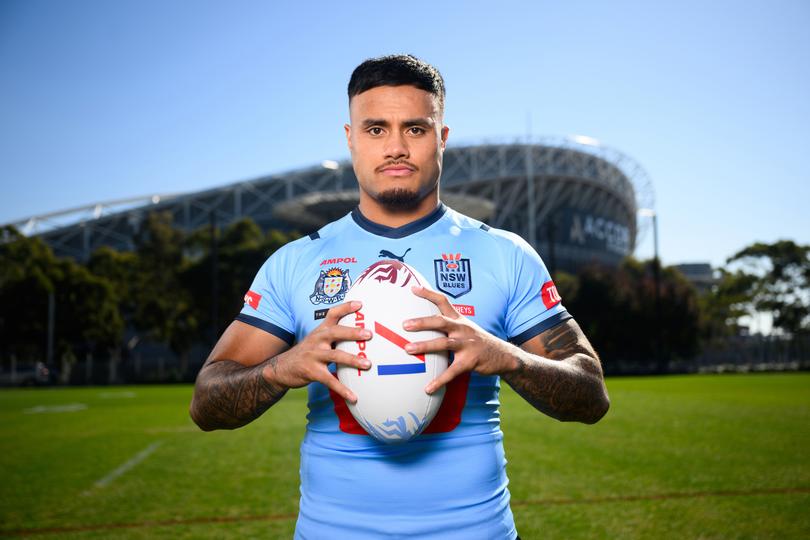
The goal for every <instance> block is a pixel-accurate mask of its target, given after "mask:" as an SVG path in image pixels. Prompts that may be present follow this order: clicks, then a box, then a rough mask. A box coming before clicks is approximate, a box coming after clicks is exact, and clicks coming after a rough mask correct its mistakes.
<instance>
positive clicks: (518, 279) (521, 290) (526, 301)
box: [505, 237, 571, 345]
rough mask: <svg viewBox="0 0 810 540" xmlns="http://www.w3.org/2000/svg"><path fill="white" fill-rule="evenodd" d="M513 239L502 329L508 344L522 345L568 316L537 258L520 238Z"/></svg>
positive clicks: (546, 271) (554, 287) (540, 260)
mask: <svg viewBox="0 0 810 540" xmlns="http://www.w3.org/2000/svg"><path fill="white" fill-rule="evenodd" d="M515 240H516V242H515V245H514V252H513V257H512V258H511V264H512V269H511V270H512V273H511V276H512V282H511V284H510V295H509V304H508V306H507V311H506V325H505V326H506V333H507V335H508V336H509V341H511V342H512V343H515V344H516V345H521V344H523V343H525V342H526V341H528V340H530V339H531V338H533V337H534V336H536V335H538V334H540V333H541V332H544V331H545V330H548V329H549V328H552V327H554V326H556V325H558V324H560V323H561V322H563V321H565V320H567V319H570V318H571V315H570V314H569V313H568V311H566V309H565V307H563V304H562V299H561V298H560V295H559V293H558V292H557V287H556V286H555V285H554V282H553V281H552V280H551V275H550V274H549V272H548V270H547V269H546V265H545V264H544V263H543V260H542V259H541V258H540V255H538V254H537V252H536V251H535V250H534V248H532V247H531V246H530V245H529V244H528V242H526V241H525V240H523V239H522V238H519V237H517V238H516V239H515ZM508 260H509V259H508Z"/></svg>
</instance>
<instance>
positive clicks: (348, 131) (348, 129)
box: [343, 124, 352, 152]
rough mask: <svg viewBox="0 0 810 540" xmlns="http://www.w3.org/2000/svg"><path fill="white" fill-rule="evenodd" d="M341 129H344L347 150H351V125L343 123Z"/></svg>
mask: <svg viewBox="0 0 810 540" xmlns="http://www.w3.org/2000/svg"><path fill="white" fill-rule="evenodd" d="M343 129H344V130H345V131H346V144H348V145H349V152H351V151H352V126H350V125H349V124H343Z"/></svg>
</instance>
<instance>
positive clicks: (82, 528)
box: [0, 487, 810, 536]
mask: <svg viewBox="0 0 810 540" xmlns="http://www.w3.org/2000/svg"><path fill="white" fill-rule="evenodd" d="M803 493H810V487H799V488H774V489H751V490H747V491H743V490H740V491H734V490H725V491H695V492H679V493H678V492H676V493H659V494H649V495H627V496H617V497H593V498H590V499H536V500H526V501H512V502H511V505H512V506H535V505H548V506H553V505H561V504H598V503H606V502H627V501H631V502H632V501H650V500H663V499H689V498H701V497H744V496H756V495H795V494H803ZM297 517H298V515H297V514H275V515H267V516H232V517H209V518H194V519H167V520H162V521H144V522H141V523H103V524H99V525H79V526H75V527H43V528H40V529H16V530H10V531H2V530H0V534H3V535H10V536H31V535H35V534H65V533H72V532H89V531H107V530H116V529H141V528H150V527H171V526H173V525H205V524H209V523H242V522H249V521H284V520H291V519H296V518H297Z"/></svg>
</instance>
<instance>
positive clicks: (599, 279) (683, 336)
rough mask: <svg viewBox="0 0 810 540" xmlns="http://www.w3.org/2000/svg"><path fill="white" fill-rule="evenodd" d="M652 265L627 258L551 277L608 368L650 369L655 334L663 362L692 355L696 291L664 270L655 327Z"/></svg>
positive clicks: (654, 358)
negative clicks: (613, 264)
mask: <svg viewBox="0 0 810 540" xmlns="http://www.w3.org/2000/svg"><path fill="white" fill-rule="evenodd" d="M653 264H654V262H652V261H647V262H640V261H637V260H635V259H631V258H628V259H626V260H625V261H624V262H623V263H622V264H621V265H620V266H619V267H618V268H610V267H606V266H601V265H591V266H587V267H585V268H583V269H582V270H581V271H580V272H579V273H578V274H577V276H576V277H575V278H574V277H573V276H570V275H567V274H564V275H558V276H556V281H557V282H558V289H559V291H560V295H561V296H562V298H563V303H564V304H565V306H566V308H567V309H568V310H569V311H570V312H571V313H572V314H573V315H574V317H576V319H577V322H579V324H580V326H582V328H583V330H584V331H585V334H586V335H587V336H588V338H589V339H590V340H591V342H592V343H593V345H594V347H595V348H596V350H597V351H598V352H599V355H600V356H601V358H602V361H603V364H604V365H605V368H606V369H607V370H609V371H625V370H628V369H631V370H635V371H651V370H653V369H654V367H655V365H656V361H657V360H659V359H658V358H657V356H658V351H657V350H656V349H657V348H656V338H657V336H659V335H660V337H661V349H662V354H663V357H664V358H663V360H664V361H665V362H668V361H670V360H678V359H687V358H691V357H693V356H694V355H695V354H696V353H697V350H698V324H699V320H700V315H699V311H698V302H697V293H696V292H695V290H694V288H693V287H692V286H691V284H690V283H689V282H688V281H687V280H686V279H685V278H684V277H683V276H682V275H681V274H680V273H679V272H678V271H677V270H675V269H674V268H671V267H665V268H663V269H662V271H661V320H660V327H659V321H658V320H657V316H656V305H655V281H654V279H653V266H652V265H653Z"/></svg>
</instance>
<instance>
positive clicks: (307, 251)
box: [191, 56, 609, 540]
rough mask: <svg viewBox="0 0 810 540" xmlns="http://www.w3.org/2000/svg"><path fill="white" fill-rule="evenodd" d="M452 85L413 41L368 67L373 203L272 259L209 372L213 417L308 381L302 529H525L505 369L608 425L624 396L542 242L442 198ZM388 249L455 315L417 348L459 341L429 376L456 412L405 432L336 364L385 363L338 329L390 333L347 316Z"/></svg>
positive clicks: (361, 87) (366, 137) (357, 335)
mask: <svg viewBox="0 0 810 540" xmlns="http://www.w3.org/2000/svg"><path fill="white" fill-rule="evenodd" d="M444 96H445V92H444V82H443V80H442V78H441V75H440V74H439V72H438V71H437V70H436V69H435V68H434V67H433V66H430V65H429V64H426V63H424V62H422V61H420V60H418V59H416V58H414V57H412V56H388V57H382V58H377V59H372V60H367V61H366V62H364V63H362V64H361V65H360V66H358V67H357V69H355V71H354V73H353V74H352V77H351V80H350V82H349V113H350V121H351V124H347V125H346V126H345V130H346V138H347V141H348V146H349V149H350V151H351V155H352V163H353V165H354V171H355V174H356V176H357V180H358V183H359V186H360V204H359V206H358V207H357V208H356V209H355V210H353V211H352V213H351V214H349V215H347V216H345V217H343V218H342V219H339V220H337V221H335V222H332V223H330V224H328V225H326V226H325V227H323V228H322V229H320V230H319V231H318V232H317V233H313V234H311V235H309V236H308V237H304V238H301V239H299V240H296V241H294V242H291V243H290V244H288V245H286V246H284V247H283V248H281V249H280V250H278V251H277V252H276V253H274V254H273V255H272V256H271V257H270V258H269V259H268V260H267V262H266V263H265V264H264V266H263V267H262V268H261V270H259V273H258V275H257V276H256V279H255V281H254V283H253V285H252V286H251V290H250V291H249V292H248V293H247V295H246V297H245V300H246V303H245V306H244V308H243V310H242V312H241V313H240V314H239V316H238V317H237V320H236V321H234V322H233V323H232V324H231V326H230V327H229V328H228V329H227V330H226V332H225V333H224V334H223V335H222V338H221V339H220V340H219V342H218V343H217V344H216V346H215V347H214V350H213V351H212V352H211V356H210V357H209V359H208V360H207V361H206V363H205V365H204V366H203V368H202V370H201V371H200V374H199V376H198V378H197V384H196V388H195V393H194V398H193V400H192V404H191V415H192V417H193V418H194V420H195V422H196V423H197V424H198V425H199V426H200V427H201V428H203V429H205V430H210V429H222V428H225V429H230V428H235V427H239V426H242V425H244V424H246V423H248V422H250V421H251V420H253V419H255V418H256V417H258V416H259V415H261V414H262V413H263V412H264V411H265V410H267V408H269V407H271V406H272V405H273V404H274V403H276V402H277V401H278V400H279V399H281V397H282V396H283V395H284V393H285V392H286V391H287V390H288V389H289V388H298V387H302V386H305V385H308V395H309V409H310V413H309V415H308V417H307V418H308V425H307V433H306V436H305V438H304V441H303V443H302V445H301V470H300V473H301V500H300V510H299V517H298V522H297V526H296V538H314V539H326V538H328V539H341V538H352V539H365V538H369V539H371V538H435V539H453V538H458V539H464V540H470V539H476V538H481V539H494V538H498V539H500V538H504V539H513V538H516V537H517V531H516V530H515V524H514V520H513V517H512V513H511V510H510V508H509V491H508V490H507V487H506V485H507V482H508V480H507V477H506V471H505V464H506V460H505V458H504V452H503V445H502V438H503V434H502V432H501V430H500V427H499V413H498V389H499V378H502V379H503V380H505V381H506V382H507V383H509V384H510V385H511V386H512V388H514V389H515V390H516V391H517V392H518V394H520V395H521V396H522V397H523V398H524V399H526V400H527V401H528V402H529V403H530V404H532V405H533V406H534V407H535V408H537V409H538V410H540V411H541V412H543V413H546V414H548V415H550V416H552V417H554V418H557V419H560V420H575V421H581V422H586V423H593V422H596V421H598V420H599V419H600V418H601V417H602V416H603V415H604V414H605V413H606V412H607V409H608V407H609V401H608V396H607V391H606V389H605V386H604V380H603V377H602V369H601V366H600V363H599V360H598V357H597V355H596V353H595V352H594V350H593V348H592V347H591V345H590V344H589V343H588V340H587V339H586V338H585V336H584V335H583V333H582V331H581V330H580V328H579V326H578V325H577V324H576V322H574V320H573V319H572V318H571V316H570V315H569V314H568V313H567V312H566V310H565V308H564V307H563V306H562V304H561V302H560V298H559V296H558V295H557V293H556V289H555V288H554V286H553V283H552V282H551V278H550V276H549V274H548V271H547V270H546V268H545V266H544V264H543V262H542V261H541V260H540V257H539V256H538V255H537V254H536V253H535V251H534V250H533V249H532V248H531V247H530V246H529V245H528V244H527V243H526V242H525V241H523V240H522V239H521V238H520V237H518V236H516V235H514V234H512V233H508V232H506V231H500V230H497V229H492V228H490V227H488V226H486V225H484V224H482V223H480V222H478V221H475V220H473V219H470V218H468V217H466V216H463V215H461V214H459V213H457V212H455V211H453V210H452V209H450V208H447V207H446V206H444V205H443V204H442V203H441V202H440V200H439V177H440V175H441V168H442V156H443V153H444V149H445V144H446V142H447V136H448V133H449V129H448V128H447V126H445V125H444V123H443V112H444ZM379 257H384V258H392V257H394V258H398V259H400V260H404V261H405V262H406V263H408V264H410V265H412V266H413V267H415V268H416V269H417V270H419V271H420V272H421V273H422V274H423V275H425V276H433V277H435V283H434V285H435V286H436V289H437V290H439V291H443V292H445V293H446V294H442V293H440V292H434V291H431V290H427V289H421V288H417V289H414V294H417V295H419V296H422V297H424V298H426V299H428V300H430V301H431V302H433V303H435V304H436V305H437V306H438V307H439V309H440V311H441V315H440V316H435V317H426V318H417V319H414V320H408V321H405V322H404V323H403V327H404V328H405V329H406V330H424V329H435V330H440V331H441V332H443V333H445V334H446V335H447V337H446V338H441V339H436V340H432V341H427V342H419V343H414V344H412V345H409V346H408V348H407V349H406V350H408V352H410V353H412V354H422V353H425V352H429V351H440V350H449V351H452V353H453V355H454V360H453V362H452V364H451V365H450V367H449V368H448V369H447V371H445V372H444V373H443V374H442V375H441V376H439V377H438V378H437V379H436V380H434V381H432V382H431V383H429V384H428V386H427V387H426V388H425V391H426V392H428V393H433V392H435V391H436V390H437V389H438V388H440V387H442V386H445V385H446V394H445V398H444V401H443V403H442V406H441V408H440V410H439V412H438V413H437V415H436V417H435V418H434V420H433V422H432V423H431V424H430V425H429V426H428V427H427V428H426V430H425V432H423V433H422V434H421V435H419V436H418V437H416V438H415V439H413V440H411V441H409V442H408V443H405V444H401V445H385V444H383V443H379V442H378V441H376V440H375V439H373V438H372V437H370V436H368V435H367V434H366V433H365V432H364V430H363V429H362V428H361V427H360V426H359V425H358V424H357V422H356V421H354V419H353V418H352V416H351V415H350V414H349V413H348V407H347V406H346V403H345V401H351V402H355V401H356V400H357V397H356V396H355V395H354V394H353V393H352V392H351V391H350V390H349V389H348V388H346V387H345V386H344V385H342V384H341V383H340V382H339V381H338V379H337V378H336V377H335V376H334V375H333V371H334V369H335V367H334V366H335V364H342V365H347V366H352V367H355V368H358V369H369V367H370V363H369V362H368V361H367V360H365V359H361V358H358V357H356V356H353V355H351V354H348V353H346V352H342V351H338V350H335V349H333V348H332V344H333V343H335V342H337V341H343V340H357V341H360V340H367V339H373V337H372V335H371V333H370V332H369V331H367V330H363V329H359V328H354V327H351V328H350V327H345V326H340V325H338V324H337V321H338V320H340V318H341V317H343V316H344V315H347V314H349V313H352V312H354V311H357V310H358V309H360V304H359V303H358V302H351V303H341V301H342V300H343V297H344V296H345V292H346V290H347V289H348V287H349V284H350V283H351V280H352V279H353V278H356V277H357V276H358V274H359V272H360V271H362V270H363V269H365V268H366V267H368V266H369V265H371V264H372V263H374V262H375V261H379V260H381V259H380V258H379ZM473 276H474V280H473V279H472V277H473ZM447 295H449V296H451V297H452V298H453V304H451V303H450V301H449V300H448V297H447ZM454 306H455V307H454ZM327 308H328V311H327ZM462 313H464V314H465V315H462ZM510 342H511V343H510ZM372 360H373V359H372Z"/></svg>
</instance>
